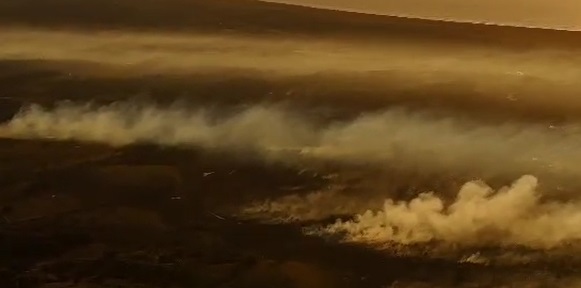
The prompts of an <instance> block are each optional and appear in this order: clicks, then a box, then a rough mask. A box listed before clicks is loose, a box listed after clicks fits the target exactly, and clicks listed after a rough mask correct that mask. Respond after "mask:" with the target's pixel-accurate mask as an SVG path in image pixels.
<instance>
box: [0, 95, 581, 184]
mask: <svg viewBox="0 0 581 288" xmlns="http://www.w3.org/2000/svg"><path fill="white" fill-rule="evenodd" d="M577 131H578V129H577V128H576V127H575V126H574V125H571V126H567V127H553V126H541V125H534V124H528V123H507V124H504V125H501V126H486V125H481V124H479V123H469V122H467V121H466V120H458V119H455V118H453V117H447V118H441V117H438V116H430V114H427V113H422V112H412V111H407V110H405V109H391V110H387V111H385V112H382V113H373V114H365V115H362V116H360V117H357V118H355V119H351V120H349V121H342V122H331V123H319V121H312V120H310V118H309V117H306V116H305V115H303V114H302V113H293V112H289V111H287V110H285V109H283V108H281V107H278V108H277V107H274V106H254V107H250V108H247V109H244V110H241V111H239V112H237V113H230V114H228V115H221V116H220V115H219V114H217V113H215V112H212V113H211V112H209V111H205V110H203V109H198V110H190V109H185V108H183V109H182V108H177V107H173V108H172V107H169V108H160V107H154V106H148V105H134V104H131V103H126V104H112V105H107V106H92V105H74V104H63V105H59V106H57V107H56V108H54V109H44V108H42V107H40V106H34V105H33V106H31V107H29V108H27V109H24V110H22V111H21V112H20V113H19V114H18V115H16V116H15V117H14V118H13V119H12V120H11V121H10V122H8V123H5V124H4V125H2V126H0V135H2V136H3V137H12V138H45V139H57V140H79V141H92V142H100V143H107V144H110V145H118V146H119V145H129V144H133V143H153V144H158V145H165V146H196V147H202V148H206V149H224V150H229V151H231V152H236V151H239V150H245V151H248V150H254V151H257V152H261V153H263V154H264V156H265V157H268V158H272V159H275V160H282V161H284V160H288V159H290V158H292V157H294V158H296V157H298V156H302V157H305V158H310V159H322V160H334V161H342V162H350V163H366V164H374V165H391V166H397V167H401V168H420V167H421V169H422V170H425V171H430V170H432V171H443V172H445V171H448V172H451V173H453V172H455V171H474V172H475V173H476V174H475V175H478V176H481V177H483V178H488V177H495V176H508V177H517V176H518V175H522V174H533V175H536V176H538V177H541V178H542V179H543V181H549V180H550V181H555V183H558V182H560V181H565V180H566V181H568V183H569V184H570V183H576V182H577V181H575V179H578V177H579V175H581V167H579V165H578V163H580V162H581V153H579V151H581V134H579V133H577ZM511 175H512V176H511Z"/></svg>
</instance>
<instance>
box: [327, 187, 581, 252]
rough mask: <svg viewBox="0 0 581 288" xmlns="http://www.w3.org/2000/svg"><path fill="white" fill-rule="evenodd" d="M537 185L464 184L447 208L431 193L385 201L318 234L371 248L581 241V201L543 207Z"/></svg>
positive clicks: (540, 244) (543, 245) (546, 244)
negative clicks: (437, 243) (494, 186)
mask: <svg viewBox="0 0 581 288" xmlns="http://www.w3.org/2000/svg"><path fill="white" fill-rule="evenodd" d="M537 185H538V183H537V179H536V178H535V177H533V176H523V177H521V178H520V179H518V180H517V181H515V182H514V183H513V184H512V185H511V186H510V187H505V188H502V189H499V190H498V191H494V190H493V189H492V188H490V187H489V186H487V185H485V184H484V183H481V182H468V183H466V184H465V185H464V186H463V187H462V189H460V191H459V193H458V196H457V198H456V199H455V201H454V202H453V203H452V204H450V205H446V204H445V203H444V201H443V200H442V199H440V198H438V197H437V196H436V195H435V194H434V193H424V194H421V195H420V196H418V197H417V198H416V199H413V200H411V201H409V202H394V201H393V200H386V201H385V204H384V208H383V209H382V210H379V211H376V212H373V211H367V212H365V213H363V214H359V215H357V216H356V218H355V219H354V220H352V221H346V222H341V221H338V222H337V223H335V224H333V225H330V226H327V227H324V228H322V229H321V230H319V233H323V234H325V233H333V234H334V233H345V237H346V238H345V239H346V240H347V241H355V242H365V243H371V244H387V243H390V242H391V243H394V242H395V243H402V244H411V243H425V242H432V241H443V242H446V243H454V244H462V245H486V244H488V245H523V246H528V247H532V248H554V247H556V246H558V245H563V244H568V243H571V242H576V241H579V240H581V203H573V202H571V203H557V202H546V203H544V202H542V201H541V199H540V197H541V195H540V194H539V192H538V191H537Z"/></svg>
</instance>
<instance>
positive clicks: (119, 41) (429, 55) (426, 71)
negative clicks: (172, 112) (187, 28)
mask: <svg viewBox="0 0 581 288" xmlns="http://www.w3.org/2000/svg"><path fill="white" fill-rule="evenodd" d="M0 38H1V39H2V46H1V47H0V58H1V59H7V60H35V59H42V60H45V61H88V62H94V63H101V64H109V65H115V66H121V67H138V68H139V71H141V72H143V73H154V74H155V73H159V72H168V71H169V72H180V71H186V72H191V71H200V70H208V69H212V68H216V69H220V68H233V69H249V70H258V71H268V72H269V73H276V74H281V75H297V74H298V75H303V74H306V75H310V74H313V73H320V72H328V71H335V72H345V73H353V72H373V71H397V72H398V73H402V74H408V75H410V77H412V76H413V77H414V78H415V79H416V80H424V81H434V80H435V81H438V80H439V79H441V78H450V77H452V78H455V79H458V78H462V76H464V75H467V74H469V75H474V76H478V75H504V76H507V75H508V76H507V77H510V75H521V74H522V75H526V76H530V77H534V78H540V79H550V80H551V81H557V82H559V83H569V84H575V83H577V81H576V80H577V78H578V76H579V74H580V73H581V69H579V63H581V54H580V53H578V52H575V51H564V50H554V51H549V50H534V51H528V52H525V51H518V53H516V52H515V51H508V50H498V49H492V48H475V47H462V46H455V45H449V44H447V43H421V42H417V43H416V42H401V41H389V42H387V43H381V42H361V41H359V42H356V41H348V40H346V39H343V40H341V39H337V40H333V41H331V40H329V39H304V38H303V39H301V38H296V37H295V38H287V37H284V36H280V37H251V36H235V35H232V36H223V35H211V34H194V35H192V34H177V33H176V34H169V33H168V34H154V33H135V32H100V33H97V34H91V35H87V34H83V33H75V32H65V31H50V30H26V29H0ZM557 71H558V73H556V72H557ZM442 75H446V76H442ZM522 75H521V76H522ZM422 78H425V79H422ZM448 80H449V79H448Z"/></svg>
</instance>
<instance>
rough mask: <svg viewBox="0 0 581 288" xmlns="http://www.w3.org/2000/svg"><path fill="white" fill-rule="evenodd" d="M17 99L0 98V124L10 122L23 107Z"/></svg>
mask: <svg viewBox="0 0 581 288" xmlns="http://www.w3.org/2000/svg"><path fill="white" fill-rule="evenodd" d="M23 104H24V103H23V102H22V101H21V100H18V99H14V98H10V97H1V96H0V124H2V123H5V122H8V121H10V120H11V119H12V118H13V117H14V116H15V115H16V114H18V112H19V111H20V109H21V108H22V106H23Z"/></svg>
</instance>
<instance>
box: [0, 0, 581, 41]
mask: <svg viewBox="0 0 581 288" xmlns="http://www.w3.org/2000/svg"><path fill="white" fill-rule="evenodd" d="M0 24H1V25H3V26H5V27H6V26H7V25H18V26H22V25H26V26H36V27H39V26H40V27H50V28H57V27H58V28H75V29H136V30H162V31H184V32H227V33H251V34H268V35H281V34H282V35H285V34H294V35H304V36H315V37H349V38H374V39H377V40H392V39H396V38H397V39H403V40H419V41H446V42H450V41H451V42H459V43H462V44H477V45H492V46H503V47H514V48H519V49H528V48H533V47H537V48H538V47H556V48H574V49H577V48H581V32H571V31H557V30H549V29H539V28H522V27H507V26H493V25H483V24H470V23H453V22H444V21H435V20H421V19H412V18H399V17H390V16H380V15H367V14H358V13H351V12H341V11H332V10H323V9H316V8H308V7H300V6H292V5H286V4H277V3H265V2H259V1H255V0H2V1H0Z"/></svg>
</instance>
